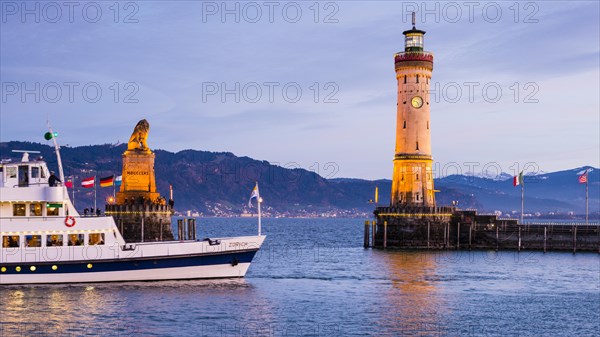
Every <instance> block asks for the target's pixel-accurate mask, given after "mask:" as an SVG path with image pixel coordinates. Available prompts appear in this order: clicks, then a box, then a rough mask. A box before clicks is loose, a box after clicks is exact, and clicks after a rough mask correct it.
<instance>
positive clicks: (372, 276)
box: [0, 218, 600, 337]
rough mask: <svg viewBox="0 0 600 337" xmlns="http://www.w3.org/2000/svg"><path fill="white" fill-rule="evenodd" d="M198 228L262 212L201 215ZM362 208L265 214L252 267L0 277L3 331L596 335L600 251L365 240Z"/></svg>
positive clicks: (246, 227) (213, 232)
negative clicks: (184, 276) (143, 278)
mask: <svg viewBox="0 0 600 337" xmlns="http://www.w3.org/2000/svg"><path fill="white" fill-rule="evenodd" d="M198 224H199V225H198V237H199V238H204V237H217V236H229V235H239V234H244V235H246V234H254V233H256V219H202V218H200V219H198ZM362 230H363V221H361V220H360V219H263V233H264V234H266V235H267V240H266V242H265V245H264V246H263V248H262V249H261V251H260V252H259V253H258V255H257V256H256V257H255V259H254V262H253V264H252V266H251V267H250V270H249V272H248V274H247V275H246V278H244V279H235V280H208V281H202V280H200V281H169V282H149V283H143V282H138V283H125V284H92V285H89V284H88V285H64V286H60V285H54V286H26V287H19V286H8V287H6V286H5V287H0V322H1V323H0V336H3V337H4V336H65V335H67V336H81V335H84V336H365V335H372V336H599V335H600V255H599V254H594V253H577V254H575V255H573V254H570V253H546V254H543V253H537V252H535V253H531V252H521V253H516V252H499V253H496V252H484V251H476V252H467V251H464V252H401V251H380V250H367V249H363V247H362V240H363V232H362Z"/></svg>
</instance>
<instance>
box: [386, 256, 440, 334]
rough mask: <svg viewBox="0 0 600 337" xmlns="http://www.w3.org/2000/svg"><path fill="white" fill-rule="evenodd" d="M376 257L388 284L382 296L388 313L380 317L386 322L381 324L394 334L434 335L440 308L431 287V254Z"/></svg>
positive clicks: (433, 263)
mask: <svg viewBox="0 0 600 337" xmlns="http://www.w3.org/2000/svg"><path fill="white" fill-rule="evenodd" d="M376 254H377V255H378V256H377V258H380V259H382V260H384V261H385V265H386V266H387V273H388V275H389V276H390V281H391V285H392V286H391V287H390V288H389V291H388V292H387V293H386V295H385V299H386V300H387V305H389V306H390V310H386V311H385V312H384V315H383V316H382V319H384V320H386V322H385V323H384V322H382V323H383V325H386V326H389V327H390V328H389V330H391V331H390V332H392V333H393V334H395V335H408V336H417V335H419V333H422V334H423V335H431V334H432V333H434V332H438V330H439V329H438V327H439V326H440V324H439V317H440V316H441V313H440V310H442V309H441V308H442V307H443V306H442V305H441V300H440V298H439V296H438V291H437V289H436V284H435V279H436V268H437V266H436V263H437V261H436V260H435V255H434V254H424V253H417V252H400V251H387V252H377V253H376Z"/></svg>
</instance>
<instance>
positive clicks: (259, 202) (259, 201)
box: [256, 183, 262, 236]
mask: <svg viewBox="0 0 600 337" xmlns="http://www.w3.org/2000/svg"><path fill="white" fill-rule="evenodd" d="M256 186H258V183H256ZM257 199H258V236H260V230H261V215H260V204H261V203H262V200H261V198H260V192H259V193H258V198H257Z"/></svg>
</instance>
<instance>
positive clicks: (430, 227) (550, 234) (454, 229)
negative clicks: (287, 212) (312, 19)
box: [365, 207, 600, 253]
mask: <svg viewBox="0 0 600 337" xmlns="http://www.w3.org/2000/svg"><path fill="white" fill-rule="evenodd" d="M374 214H375V217H376V220H375V221H372V222H369V221H367V222H366V223H365V247H374V248H402V249H494V250H518V251H520V250H540V251H573V252H575V251H593V252H599V253H600V226H585V225H582V224H576V223H573V224H564V223H527V224H518V223H517V220H515V219H500V218H498V217H497V216H495V215H486V214H477V211H475V210H457V209H455V208H452V207H433V208H392V207H378V208H377V209H376V210H375V212H374Z"/></svg>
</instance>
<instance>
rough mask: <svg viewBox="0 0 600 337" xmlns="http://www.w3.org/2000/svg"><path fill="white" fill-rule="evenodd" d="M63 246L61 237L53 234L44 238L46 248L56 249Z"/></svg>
mask: <svg viewBox="0 0 600 337" xmlns="http://www.w3.org/2000/svg"><path fill="white" fill-rule="evenodd" d="M62 245H63V235H59V234H53V235H47V236H46V246H47V247H58V246H62Z"/></svg>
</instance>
